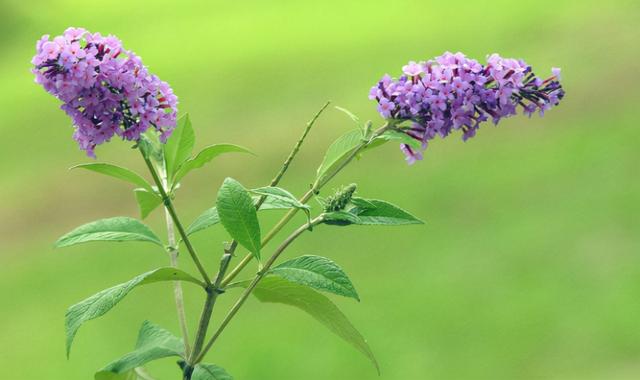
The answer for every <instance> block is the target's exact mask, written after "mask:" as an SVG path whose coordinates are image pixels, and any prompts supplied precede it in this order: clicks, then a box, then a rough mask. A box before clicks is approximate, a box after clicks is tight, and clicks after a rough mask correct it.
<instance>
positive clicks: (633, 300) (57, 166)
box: [0, 0, 640, 380]
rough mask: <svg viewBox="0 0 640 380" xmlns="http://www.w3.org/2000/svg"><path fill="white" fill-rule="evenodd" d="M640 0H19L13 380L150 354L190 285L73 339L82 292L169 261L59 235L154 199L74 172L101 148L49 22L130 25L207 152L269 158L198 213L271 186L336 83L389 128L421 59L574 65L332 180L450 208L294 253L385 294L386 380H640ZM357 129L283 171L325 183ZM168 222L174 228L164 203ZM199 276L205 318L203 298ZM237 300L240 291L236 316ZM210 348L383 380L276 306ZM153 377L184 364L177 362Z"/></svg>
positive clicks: (2, 223)
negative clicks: (457, 126) (148, 336)
mask: <svg viewBox="0 0 640 380" xmlns="http://www.w3.org/2000/svg"><path fill="white" fill-rule="evenodd" d="M639 4H640V3H638V2H637V1H608V2H603V1H600V2H595V1H593V2H592V1H558V0H555V1H519V2H514V1H447V2H445V1H425V0H421V1H400V0H398V1H366V2H355V1H354V2H350V1H333V0H325V1H320V2H314V1H271V2H266V1H265V2H260V1H249V2H246V1H245V2H233V1H232V2H228V1H227V2H221V1H215V2H214V1H200V2H195V1H180V2H177V1H171V2H170V1H158V0H155V1H108V2H94V3H89V2H86V1H71V0H69V1H46V2H45V1H25V0H2V1H1V2H0V14H1V17H2V22H0V52H1V53H2V58H1V59H0V89H1V91H0V104H2V110H3V112H2V118H1V120H2V121H0V128H1V129H0V131H1V138H0V147H1V149H0V166H1V167H2V171H1V174H0V178H1V179H0V183H1V186H0V200H1V201H0V297H1V299H0V301H1V306H0V342H1V346H2V348H1V349H0V368H1V369H2V370H1V371H2V373H3V375H2V377H3V378H6V379H12V380H21V379H50V380H56V379H65V380H72V379H90V378H93V377H92V376H93V372H94V370H96V369H98V368H100V367H102V366H103V365H104V364H106V363H107V362H109V361H111V360H112V359H114V358H116V357H118V356H120V355H121V354H123V353H125V352H127V351H128V350H130V349H131V347H132V346H133V344H134V341H135V337H136V332H137V330H138V328H139V326H140V324H141V322H142V321H143V320H145V319H149V320H152V321H154V322H156V323H159V324H161V325H163V326H166V327H167V328H169V329H171V330H173V331H175V332H177V331H178V328H177V322H176V318H175V311H174V309H173V301H172V290H171V285H169V284H158V285H153V286H147V287H143V288H140V289H137V290H135V291H134V292H133V293H132V294H131V295H130V296H129V297H128V298H127V299H125V300H124V302H122V303H121V304H120V305H119V306H118V307H117V308H116V309H114V310H113V311H112V312H111V313H109V314H108V315H106V316H105V317H103V318H101V319H100V320H96V321H92V322H89V323H88V324H86V325H85V326H84V327H83V328H82V329H81V330H80V332H79V334H78V336H77V339H76V342H75V346H74V350H73V353H72V356H71V359H70V360H69V361H67V360H66V359H65V356H64V338H63V336H64V331H63V318H64V313H65V310H66V308H67V307H68V306H69V305H71V304H73V303H75V302H77V301H79V300H81V299H84V298H85V297H87V296H89V295H91V294H93V293H95V292H97V291H99V290H101V289H104V288H106V287H109V286H111V285H113V284H116V283H120V282H123V281H125V280H128V279H130V278H131V277H133V276H135V275H137V274H139V273H142V272H144V271H147V270H149V269H151V268H154V267H159V266H164V265H166V264H167V257H166V255H165V254H164V253H163V252H160V251H158V250H157V249H155V248H153V247H152V246H148V245H145V244H136V243H131V244H115V245H114V244H99V243H95V244H87V245H83V246H77V247H73V248H68V249H64V250H57V251H54V250H53V248H52V243H53V242H54V241H55V240H56V238H58V237H59V236H60V235H62V234H63V233H65V232H67V231H68V230H70V229H71V228H73V227H75V226H77V225H79V224H82V223H85V222H88V221H91V220H94V219H98V218H102V217H108V216H117V215H128V216H137V208H136V204H135V202H134V199H133V197H132V192H131V188H130V187H129V186H128V185H127V184H123V183H120V182H118V181H115V180H112V179H110V178H107V177H103V176H99V175H96V174H92V173H89V172H79V171H73V172H70V171H68V170H67V169H68V168H69V167H70V166H72V165H74V164H77V163H81V162H87V161H89V160H88V159H87V158H86V157H85V156H84V155H83V153H82V152H81V151H79V150H78V149H77V147H76V145H75V142H73V141H72V140H71V133H72V129H71V126H70V121H69V119H68V118H67V117H66V116H65V115H64V114H63V112H62V111H60V110H59V109H58V106H59V102H58V101H57V100H56V99H54V98H52V97H51V96H49V95H48V94H46V93H45V92H44V91H43V90H42V89H41V88H39V87H38V86H36V85H35V84H34V83H33V79H32V75H31V74H30V72H29V69H30V67H29V61H30V59H31V56H32V55H33V53H34V45H35V41H36V39H38V38H39V37H40V36H41V35H42V34H45V33H48V34H52V35H56V34H60V33H61V32H62V31H63V30H64V29H65V28H66V27H67V26H83V27H86V28H88V29H90V30H92V31H100V32H102V33H104V34H107V33H113V34H116V35H117V36H119V37H120V38H121V39H122V40H123V41H124V43H125V46H126V47H127V48H129V49H132V50H134V51H135V52H136V53H138V54H139V55H141V56H142V57H143V59H144V62H145V63H146V64H147V65H148V66H149V67H150V68H151V70H152V71H153V72H154V73H156V74H158V75H159V76H160V77H161V78H162V79H164V80H166V81H168V82H170V83H171V85H172V86H173V88H174V90H175V92H176V93H177V94H178V95H179V97H180V109H181V111H182V112H187V111H188V112H189V113H190V114H191V116H192V120H193V122H194V126H195V129H196V133H197V136H198V142H197V147H203V146H205V145H208V144H211V143H215V142H232V143H238V144H242V145H245V146H247V147H249V148H251V149H253V150H254V151H255V152H256V153H257V154H258V157H256V158H252V157H250V156H242V155H236V156H231V155H229V156H227V157H225V158H221V159H218V160H217V161H215V164H214V165H211V166H208V167H206V168H205V169H201V170H199V171H197V172H194V174H193V175H192V176H191V177H190V178H188V179H187V180H185V181H184V183H183V187H182V189H180V192H179V194H178V198H177V205H178V207H179V210H180V214H181V215H182V217H183V219H184V220H186V221H191V220H193V218H195V217H196V216H197V215H198V214H199V213H200V211H202V210H203V209H205V208H207V207H210V206H211V205H212V204H213V203H214V201H215V194H216V191H217V188H218V186H219V185H220V183H221V181H222V180H223V178H224V177H226V176H233V177H235V178H237V179H238V180H240V181H241V182H243V183H244V184H246V185H247V186H250V187H257V186H262V185H264V184H266V183H267V182H268V180H269V179H270V178H271V177H272V176H273V174H274V173H275V172H276V170H277V169H278V168H279V165H280V163H281V161H282V160H283V159H284V157H285V156H286V154H287V152H288V150H289V148H290V147H291V146H292V144H293V143H294V142H295V140H296V139H297V137H298V136H299V134H300V132H301V130H302V128H303V126H304V124H305V122H306V121H307V120H308V119H309V118H310V117H311V116H312V115H313V114H314V113H315V112H316V110H317V109H318V108H319V107H320V106H321V105H322V104H323V103H324V102H325V101H326V100H328V99H330V100H332V101H333V104H334V105H339V106H342V107H346V108H348V109H350V110H352V111H353V112H354V113H356V114H358V115H360V116H361V117H362V118H364V119H372V120H374V121H375V122H376V123H379V122H380V119H379V117H378V116H377V115H376V112H375V107H374V104H373V103H372V102H370V101H369V100H368V99H367V94H368V90H369V88H370V86H371V85H372V84H373V83H374V82H375V81H376V80H377V79H378V78H379V77H380V76H382V75H383V74H384V73H386V72H389V73H391V74H397V73H399V71H400V67H401V66H402V65H403V64H405V63H406V61H408V60H410V59H412V60H420V59H428V58H430V57H433V56H435V55H439V54H441V53H442V52H444V51H445V50H452V51H458V50H460V51H463V52H465V53H466V54H467V55H469V56H472V57H476V58H478V59H481V60H482V59H484V57H485V55H486V54H488V53H492V52H499V53H500V54H502V55H504V56H513V57H521V58H525V59H526V60H527V61H528V62H529V63H530V64H531V65H533V67H534V69H535V70H536V71H537V72H538V73H540V74H541V75H546V74H547V73H549V72H550V71H549V69H550V67H552V66H559V67H562V68H563V75H564V81H563V83H564V85H565V88H566V91H567V96H566V98H565V100H564V102H563V103H562V105H561V106H560V107H558V108H557V109H554V110H553V111H551V112H549V113H548V115H547V116H546V117H545V118H538V117H533V118H532V119H531V120H529V119H526V118H524V117H519V118H513V119H509V120H504V121H503V122H502V123H501V125H500V126H499V127H497V128H494V127H492V126H490V125H487V126H485V127H484V128H483V129H481V130H480V132H479V133H478V136H477V138H475V139H473V140H471V141H469V142H467V143H463V142H462V141H460V140H459V139H458V138H456V137H454V138H450V139H448V140H447V141H440V140H439V141H436V142H435V143H433V144H432V145H431V146H430V148H429V150H428V152H427V154H426V157H425V160H424V161H423V162H420V163H418V164H416V165H414V166H412V167H409V166H407V165H406V164H405V163H404V162H403V157H402V155H401V153H400V151H399V149H398V147H397V146H396V145H395V144H388V145H387V146H385V147H383V148H382V149H379V150H376V151H375V152H372V154H368V155H366V156H365V157H364V158H363V159H362V160H360V161H359V162H357V163H355V164H353V165H351V167H350V168H348V170H346V171H345V172H344V173H342V174H341V175H340V176H339V177H338V178H336V180H335V181H334V182H333V183H332V184H331V185H333V187H336V186H338V185H340V184H346V183H351V182H357V183H358V184H359V186H360V194H361V195H363V196H367V197H372V198H382V199H387V200H389V201H392V202H394V203H396V204H398V205H400V206H402V207H404V208H406V209H408V210H411V211H412V212H413V213H415V214H416V215H417V216H419V217H421V218H423V219H425V220H426V221H427V224H426V225H424V226H409V227H404V228H386V229H385V228H383V227H377V228H376V227H371V228H365V227H363V228H349V229H339V228H334V229H331V228H322V229H318V230H317V232H316V233H313V234H309V235H307V236H306V237H304V238H303V239H300V240H299V241H298V242H296V243H295V245H294V246H292V247H291V249H290V250H289V251H288V253H287V257H292V256H293V255H299V254H319V255H325V256H329V257H332V258H334V259H335V260H336V261H337V262H338V263H340V264H341V265H342V266H343V267H344V269H345V270H346V271H347V272H348V273H349V274H350V275H351V277H352V279H353V281H354V282H355V284H356V286H357V288H358V290H359V293H360V295H361V297H362V302H361V303H356V302H351V301H350V300H346V299H335V302H336V303H337V304H338V305H339V306H340V307H341V308H342V309H343V310H344V311H345V313H346V314H347V315H348V316H350V317H351V319H352V321H353V322H354V324H355V325H356V326H357V327H358V328H359V329H360V330H361V332H362V333H363V334H364V335H365V336H366V337H367V338H368V340H369V342H370V344H371V347H372V348H373V350H374V351H375V353H376V354H377V357H378V359H379V361H380V365H381V367H382V376H381V377H380V378H381V379H402V380H406V379H637V378H640V325H639V324H638V321H639V320H640V237H639V236H638V233H639V232H640V217H639V214H640V178H639V176H638V165H639V164H640V160H639V159H640V153H639V151H638V148H639V145H638V143H639V142H640V138H639V136H638V116H640V115H639V112H638V109H639V108H638V104H639V103H638V101H639V100H640V97H639V95H638V87H639V86H640V79H639V78H640V76H639V75H638V73H639V72H640V65H639V64H638V61H639V59H640V49H639V44H640V27H639V22H640V6H639ZM351 127H352V124H351V121H350V120H349V119H348V118H347V117H346V116H345V115H344V114H341V113H340V112H338V111H336V110H329V111H328V112H326V114H325V115H323V116H322V118H321V119H320V121H319V122H318V123H317V125H316V128H315V129H314V130H313V131H312V132H311V135H310V138H309V140H308V143H307V144H306V146H305V147H304V149H303V151H302V153H301V154H300V156H299V158H298V159H297V160H296V162H295V164H294V165H293V166H292V168H291V171H290V172H289V174H288V175H287V177H286V179H285V180H284V182H283V183H282V185H283V186H284V187H287V188H289V189H290V190H291V191H293V192H294V193H296V194H301V193H302V192H304V191H305V190H306V189H307V188H308V186H309V183H310V182H311V181H312V179H313V178H312V177H313V173H314V170H315V169H316V167H317V165H318V164H319V162H320V160H321V157H322V154H323V152H324V150H325V149H326V147H327V146H328V144H329V143H330V142H331V141H332V140H333V139H335V138H336V137H337V136H338V135H340V134H341V133H343V132H344V131H346V130H348V129H349V128H351ZM129 147H130V144H125V143H122V142H118V141H115V142H114V143H112V144H108V145H105V146H102V147H100V148H98V150H97V154H98V157H99V159H100V160H101V161H107V162H114V163H117V164H121V165H126V166H130V167H133V168H135V169H137V170H138V171H140V172H143V169H144V168H143V165H142V163H141V162H140V160H139V157H138V156H137V155H136V154H135V152H133V151H131V150H130V149H129ZM331 187H332V186H329V187H328V188H329V189H330V188H331ZM265 215H266V214H265ZM277 216H278V215H277V212H276V213H275V214H269V215H268V216H267V218H266V219H265V220H264V221H263V226H264V227H263V228H267V227H268V225H270V223H273V221H274V220H275V218H277ZM301 220H302V219H301ZM148 223H149V224H150V225H151V226H152V227H153V228H154V229H155V230H156V231H157V232H158V233H159V234H164V229H163V221H162V215H161V214H160V213H155V214H153V215H152V216H151V217H150V218H149V219H148ZM224 239H226V236H225V234H224V233H223V232H222V230H221V228H215V229H211V230H208V231H207V232H204V233H201V234H200V235H198V236H197V238H196V239H195V243H196V244H197V246H198V248H199V250H200V251H201V252H202V253H203V256H205V261H206V262H207V264H208V265H209V266H210V267H211V268H212V271H213V270H214V268H215V265H217V261H218V257H219V255H220V252H221V247H222V245H221V243H220V242H221V241H222V240H224ZM183 262H184V263H185V268H187V270H193V268H190V267H189V265H188V263H186V260H183ZM186 287H187V288H188V291H187V297H188V305H187V306H188V312H189V315H190V324H191V329H192V330H193V328H194V326H195V324H196V320H197V315H198V314H199V311H200V305H201V302H202V298H201V294H200V293H199V292H196V291H194V289H193V288H192V287H189V286H188V285H187V286H186ZM234 298H235V297H233V295H232V296H229V297H223V298H222V301H221V304H220V306H221V307H220V308H219V309H218V311H217V312H216V314H215V320H216V321H218V320H219V318H220V316H221V314H222V310H223V308H222V306H225V307H226V306H228V305H229V304H230V302H231V301H232V300H233V299H234ZM208 361H209V362H213V363H217V364H219V365H221V366H223V367H225V368H226V369H227V370H228V371H229V372H230V373H232V374H233V375H235V376H236V378H237V379H239V380H244V379H309V380H313V379H376V378H378V377H377V375H376V373H375V370H374V369H373V368H371V366H370V364H369V363H368V362H367V360H366V359H365V358H364V357H362V356H360V354H359V353H357V352H356V351H355V350H353V349H352V348H351V347H350V346H348V345H347V344H344V343H343V342H342V341H340V340H339V339H337V338H335V337H334V336H333V335H331V333H329V332H328V331H326V330H325V329H324V328H323V327H322V326H320V325H319V324H317V323H316V322H315V321H313V320H312V319H311V318H309V317H308V316H307V315H305V314H303V313H301V312H299V311H298V310H295V309H290V308H288V307H285V306H281V305H262V304H259V303H258V302H257V301H255V300H254V299H251V300H250V302H248V304H247V305H246V307H245V309H243V310H242V312H241V313H240V314H239V317H238V318H237V320H235V321H234V322H233V323H232V325H231V326H230V327H229V329H228V330H227V331H226V332H225V334H224V335H223V337H222V338H221V340H220V341H219V345H218V346H217V347H216V349H215V350H214V351H212V352H211V353H210V354H209V356H208ZM150 371H151V373H152V374H154V375H155V376H156V377H157V378H158V379H159V380H164V379H177V378H178V372H177V371H176V369H175V364H174V362H173V361H172V360H165V361H162V362H158V363H154V364H152V365H151V366H150Z"/></svg>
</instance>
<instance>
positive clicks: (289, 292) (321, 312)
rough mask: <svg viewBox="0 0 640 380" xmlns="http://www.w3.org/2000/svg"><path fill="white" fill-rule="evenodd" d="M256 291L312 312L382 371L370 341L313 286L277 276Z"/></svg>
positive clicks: (262, 297) (263, 299)
mask: <svg viewBox="0 0 640 380" xmlns="http://www.w3.org/2000/svg"><path fill="white" fill-rule="evenodd" d="M253 294H254V295H255V296H256V298H258V299H259V300H260V301H261V302H269V303H281V304H285V305H290V306H294V307H297V308H299V309H301V310H302V311H304V312H306V313H308V314H309V315H311V316H312V317H313V318H314V319H315V320H316V321H318V322H320V323H321V324H323V325H324V326H325V327H326V328H328V329H329V330H330V331H332V332H333V333H335V334H336V335H338V336H339V337H340V338H342V339H344V340H345V341H346V342H348V343H349V344H351V345H352V346H353V347H355V348H356V349H357V350H358V351H360V352H361V353H362V354H363V355H364V356H366V357H367V358H368V359H369V360H370V361H371V363H373V365H374V366H375V367H376V370H378V373H380V368H379V367H378V362H377V361H376V359H375V357H374V355H373V352H372V351H371V348H369V345H368V344H367V341H366V340H365V339H364V338H363V337H362V335H361V334H360V332H358V330H356V328H355V327H354V326H353V325H352V324H351V322H349V320H348V319H347V317H346V316H345V315H344V314H343V313H342V311H340V309H338V307H337V306H336V305H335V304H334V303H333V302H331V300H329V299H328V298H327V297H325V296H324V295H322V294H320V293H318V292H316V291H315V290H313V289H311V288H309V287H306V286H303V285H299V284H295V283H293V282H290V281H287V280H285V279H282V278H279V277H275V276H267V277H265V278H263V279H262V281H260V282H259V283H258V285H257V286H256V288H255V289H254V291H253Z"/></svg>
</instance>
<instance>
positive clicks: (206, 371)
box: [191, 363, 233, 380]
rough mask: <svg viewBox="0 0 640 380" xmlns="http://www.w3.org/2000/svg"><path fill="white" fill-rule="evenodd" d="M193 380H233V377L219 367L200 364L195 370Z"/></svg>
mask: <svg viewBox="0 0 640 380" xmlns="http://www.w3.org/2000/svg"><path fill="white" fill-rule="evenodd" d="M191 380H233V377H232V376H231V375H229V374H228V373H227V371H225V370H224V368H221V367H218V366H217V365H214V364H205V363H200V364H198V365H196V366H195V368H194V369H193V374H192V375H191Z"/></svg>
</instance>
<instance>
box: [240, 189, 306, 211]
mask: <svg viewBox="0 0 640 380" xmlns="http://www.w3.org/2000/svg"><path fill="white" fill-rule="evenodd" d="M251 192H252V193H254V194H258V195H264V196H267V197H269V198H271V199H272V200H278V201H280V202H281V203H282V204H285V205H288V206H289V207H290V208H299V209H302V210H309V209H310V208H311V207H309V205H306V204H304V203H302V202H300V201H299V200H298V199H297V198H296V197H295V196H294V195H293V194H291V193H290V192H288V191H287V190H285V189H282V188H279V187H274V186H267V187H260V188H258V189H253V190H251ZM265 201H266V199H265Z"/></svg>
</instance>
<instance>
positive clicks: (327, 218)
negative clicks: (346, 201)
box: [323, 211, 361, 226]
mask: <svg viewBox="0 0 640 380" xmlns="http://www.w3.org/2000/svg"><path fill="white" fill-rule="evenodd" d="M323 219H324V223H325V224H330V225H334V226H348V225H350V224H361V223H360V219H359V218H358V215H355V214H353V213H351V212H347V211H332V212H327V213H324V214H323Z"/></svg>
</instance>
